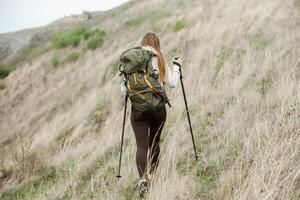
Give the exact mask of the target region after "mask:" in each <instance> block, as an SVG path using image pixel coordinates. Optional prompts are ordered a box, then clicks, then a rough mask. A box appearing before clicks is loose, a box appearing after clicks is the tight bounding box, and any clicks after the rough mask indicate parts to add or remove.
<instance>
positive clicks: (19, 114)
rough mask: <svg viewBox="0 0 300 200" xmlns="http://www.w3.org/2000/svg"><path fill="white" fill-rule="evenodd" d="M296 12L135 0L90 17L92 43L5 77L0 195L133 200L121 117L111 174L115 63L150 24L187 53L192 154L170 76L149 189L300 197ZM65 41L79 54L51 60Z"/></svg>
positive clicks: (250, 0) (231, 2)
mask: <svg viewBox="0 0 300 200" xmlns="http://www.w3.org/2000/svg"><path fill="white" fill-rule="evenodd" d="M299 12H300V5H299V0H296V1H295V0H287V1H284V2H283V1H275V0H266V1H258V0H247V1H246V0H228V1H215V0H213V1H208V0H199V1H182V0H152V1H133V2H129V3H128V4H126V5H123V6H121V7H119V8H117V9H114V10H111V11H109V12H106V13H104V14H103V15H102V18H101V19H102V20H99V21H97V20H96V19H95V21H94V22H93V23H91V24H86V25H87V26H92V27H99V28H101V29H103V30H105V31H106V32H107V36H106V38H105V41H104V43H103V45H102V46H101V47H100V48H98V49H96V50H94V51H91V50H87V49H86V48H85V47H84V46H83V45H82V44H80V45H79V46H78V47H76V48H73V47H67V48H62V49H51V50H49V51H48V52H46V53H45V54H43V55H41V56H40V57H38V58H36V59H35V60H34V61H33V62H31V63H26V64H24V65H22V66H20V67H18V68H17V69H16V70H15V71H14V72H12V73H11V74H10V75H9V76H8V77H7V78H6V79H5V80H4V81H5V84H6V88H5V89H2V90H0V108H1V110H0V136H1V137H0V144H1V148H0V150H1V151H0V160H1V163H0V164H1V165H0V172H1V173H0V184H1V188H0V191H1V193H0V196H1V199H113V200H115V199H137V197H136V194H135V189H136V188H135V186H136V183H137V172H136V169H135V161H134V156H135V155H134V154H135V141H134V137H133V134H132V130H131V127H130V124H129V121H128V120H127V123H126V138H125V151H124V158H123V167H122V175H123V178H122V179H121V180H120V181H119V182H117V180H116V178H115V175H116V167H117V164H118V157H117V156H118V145H119V139H120V132H121V123H122V112H123V110H122V109H123V97H122V95H121V93H120V91H119V77H118V75H117V73H116V63H117V60H118V57H119V55H120V53H121V52H122V51H123V50H125V49H127V48H129V47H132V46H135V45H138V44H139V41H140V39H141V37H142V36H143V34H144V33H145V32H146V31H148V30H154V31H156V32H157V33H158V34H159V35H160V37H161V42H162V46H163V50H164V52H165V54H166V56H167V58H168V61H169V62H171V59H172V58H173V57H174V56H175V55H176V56H177V55H181V56H183V57H184V58H185V59H186V61H185V65H184V67H183V73H184V84H185V86H186V92H187V98H188V103H189V106H190V112H191V115H192V124H193V128H194V132H195V138H196V143H197V147H198V148H199V155H200V160H199V161H198V162H195V160H194V158H193V151H192V144H191V138H190V134H189V131H188V126H187V121H186V115H185V110H184V104H183V98H182V93H181V88H180V87H179V85H178V86H177V88H176V89H175V90H168V91H167V92H168V94H169V97H170V99H171V102H172V105H173V107H172V108H171V109H168V118H167V122H166V127H165V129H164V132H163V138H162V155H161V162H160V166H159V169H158V172H157V174H156V175H155V177H154V179H153V183H152V187H151V190H150V192H149V195H148V197H147V199H153V200H154V199H155V200H157V199H162V200H166V199H299V198H300V171H299V169H300V162H299V161H300V149H299V148H300V125H299V124H300V106H299V102H300V85H299V78H300V60H299V58H300V13H299ZM82 25H84V23H83V24H82ZM73 51H75V52H78V53H80V55H81V56H80V57H79V59H78V60H77V61H76V62H63V64H61V65H59V66H58V67H54V66H52V65H51V60H52V59H53V57H57V58H59V59H60V60H64V59H65V55H66V54H68V53H69V52H73ZM129 115H130V113H128V115H127V116H129ZM200 150H201V151H200Z"/></svg>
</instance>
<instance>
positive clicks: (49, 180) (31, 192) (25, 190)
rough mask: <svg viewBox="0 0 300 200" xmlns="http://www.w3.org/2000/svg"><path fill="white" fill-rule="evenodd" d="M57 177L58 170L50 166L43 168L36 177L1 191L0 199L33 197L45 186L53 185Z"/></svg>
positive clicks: (16, 199)
mask: <svg viewBox="0 0 300 200" xmlns="http://www.w3.org/2000/svg"><path fill="white" fill-rule="evenodd" d="M58 178H59V172H58V171H56V170H55V169H54V168H50V169H48V170H45V171H44V173H43V174H42V175H41V176H39V177H38V178H37V179H35V180H32V181H30V182H29V183H27V184H25V185H22V186H21V187H18V188H16V189H13V190H11V191H8V192H5V193H3V195H2V196H1V199H3V200H10V199H15V200H19V199H20V200H21V199H34V197H36V196H37V195H38V194H40V193H43V192H44V191H45V190H46V189H47V188H50V187H51V186H53V185H54V184H55V183H56V181H57V179H58Z"/></svg>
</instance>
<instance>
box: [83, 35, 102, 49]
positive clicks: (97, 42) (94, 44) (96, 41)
mask: <svg viewBox="0 0 300 200" xmlns="http://www.w3.org/2000/svg"><path fill="white" fill-rule="evenodd" d="M103 42H104V40H103V38H102V37H92V38H90V39H89V40H88V42H87V47H88V48H89V49H92V50H95V49H97V48H98V47H100V46H101V45H102V44H103Z"/></svg>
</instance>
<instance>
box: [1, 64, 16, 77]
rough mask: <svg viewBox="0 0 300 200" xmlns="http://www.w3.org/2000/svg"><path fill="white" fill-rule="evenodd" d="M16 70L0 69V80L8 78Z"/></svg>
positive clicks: (12, 68) (13, 68) (9, 68)
mask: <svg viewBox="0 0 300 200" xmlns="http://www.w3.org/2000/svg"><path fill="white" fill-rule="evenodd" d="M14 70H15V67H0V79H3V78H5V77H7V76H8V75H9V74H10V73H11V72H12V71H14Z"/></svg>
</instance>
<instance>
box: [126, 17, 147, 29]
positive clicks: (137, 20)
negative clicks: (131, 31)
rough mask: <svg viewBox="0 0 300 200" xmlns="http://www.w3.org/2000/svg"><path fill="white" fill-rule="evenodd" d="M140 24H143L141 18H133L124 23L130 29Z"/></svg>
mask: <svg viewBox="0 0 300 200" xmlns="http://www.w3.org/2000/svg"><path fill="white" fill-rule="evenodd" d="M142 22H143V18H142V17H137V18H134V19H130V20H127V21H126V22H125V25H126V26H128V27H131V28H135V27H137V26H139V25H140V24H141V23H142Z"/></svg>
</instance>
